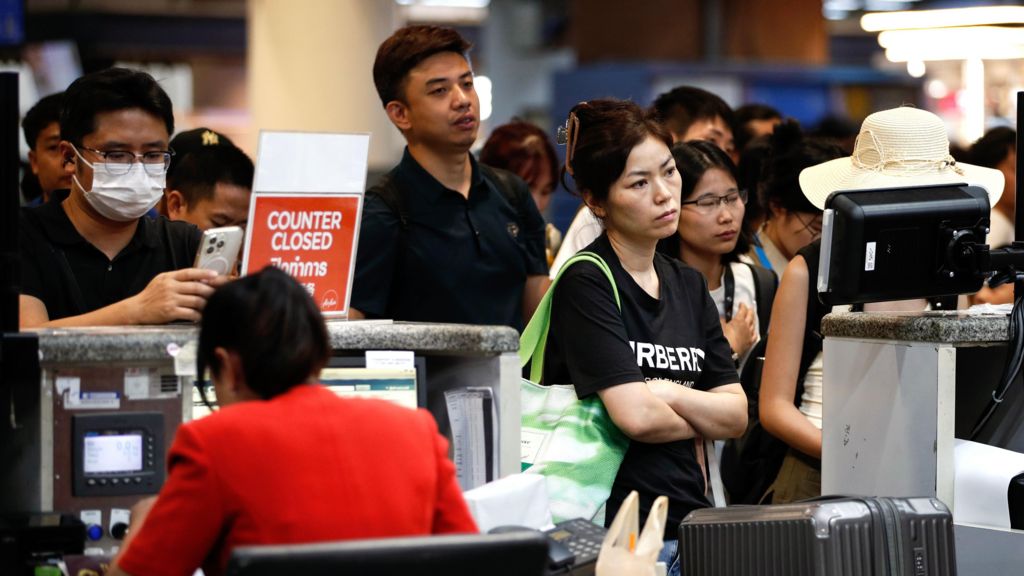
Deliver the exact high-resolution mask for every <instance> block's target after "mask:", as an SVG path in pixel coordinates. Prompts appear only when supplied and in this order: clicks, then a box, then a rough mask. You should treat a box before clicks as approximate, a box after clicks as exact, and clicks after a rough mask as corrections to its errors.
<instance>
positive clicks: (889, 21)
mask: <svg viewBox="0 0 1024 576" xmlns="http://www.w3.org/2000/svg"><path fill="white" fill-rule="evenodd" d="M992 24H1024V6H975V7H972V8H947V9H943V10H913V11H904V12H880V13H871V14H865V15H864V16H861V19H860V27H861V28H863V29H864V30H865V31H867V32H880V31H882V30H909V29H914V28H943V27H948V26H986V25H992Z"/></svg>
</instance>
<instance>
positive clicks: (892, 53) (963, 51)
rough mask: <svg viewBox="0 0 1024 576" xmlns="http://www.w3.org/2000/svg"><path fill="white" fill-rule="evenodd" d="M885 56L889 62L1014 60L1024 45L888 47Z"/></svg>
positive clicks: (1022, 56) (1020, 53)
mask: <svg viewBox="0 0 1024 576" xmlns="http://www.w3.org/2000/svg"><path fill="white" fill-rule="evenodd" d="M885 57H886V59H888V60H889V61H890V62H907V61H911V60H920V61H922V62H933V61H936V60H974V59H979V60H1015V59H1019V58H1024V46H986V45H981V46H944V47H929V48H916V49H915V48H912V47H903V48H888V49H886V51H885Z"/></svg>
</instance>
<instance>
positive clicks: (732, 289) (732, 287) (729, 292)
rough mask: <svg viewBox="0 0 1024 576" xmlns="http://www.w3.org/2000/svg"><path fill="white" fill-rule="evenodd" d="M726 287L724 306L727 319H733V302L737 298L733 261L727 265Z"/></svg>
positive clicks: (724, 282) (724, 284)
mask: <svg viewBox="0 0 1024 576" xmlns="http://www.w3.org/2000/svg"><path fill="white" fill-rule="evenodd" d="M722 286H723V287H724V288H725V298H724V302H723V304H722V308H724V309H725V321H726V322H729V321H731V320H732V303H733V301H735V300H736V278H735V277H734V276H733V275H732V263H727V264H726V265H725V278H724V279H723V280H722Z"/></svg>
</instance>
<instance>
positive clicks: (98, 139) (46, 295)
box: [19, 68, 227, 329]
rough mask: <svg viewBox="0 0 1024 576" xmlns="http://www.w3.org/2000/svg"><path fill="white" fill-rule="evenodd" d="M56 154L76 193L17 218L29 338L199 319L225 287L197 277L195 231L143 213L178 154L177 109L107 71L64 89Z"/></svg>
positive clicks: (145, 78)
mask: <svg viewBox="0 0 1024 576" xmlns="http://www.w3.org/2000/svg"><path fill="white" fill-rule="evenodd" d="M60 131H61V142H60V151H61V155H62V157H63V162H64V168H65V170H66V171H67V173H68V174H69V175H70V176H71V181H72V184H71V189H70V190H65V191H56V192H54V196H55V199H51V202H48V203H47V204H44V205H42V206H37V207H34V208H26V209H23V210H22V213H21V219H20V224H19V236H20V249H21V297H20V299H19V305H20V312H21V327H22V329H26V328H34V327H43V326H49V327H58V326H103V325H108V326H109V325H124V324H163V323H166V322H171V321H175V320H192V321H194V320H198V319H199V317H200V312H201V311H202V309H203V306H204V305H205V303H206V299H207V298H208V297H209V295H210V294H211V293H212V292H213V290H214V288H215V287H216V286H218V285H220V284H222V283H223V282H225V281H226V280H227V279H226V278H225V277H223V276H222V277H217V276H216V274H215V273H213V272H211V271H208V270H199V269H195V268H190V266H191V265H192V261H193V258H194V257H195V253H196V249H197V247H198V245H199V230H198V229H197V228H196V227H194V226H192V225H190V224H186V223H183V222H170V221H168V220H166V219H165V218H162V217H161V218H157V219H150V218H146V217H145V214H146V213H147V212H148V211H149V210H150V209H152V208H153V207H154V206H155V205H156V203H157V202H158V201H159V200H160V198H161V197H162V195H163V190H164V186H165V175H166V173H167V166H168V165H169V163H170V157H171V154H173V152H172V151H171V150H169V148H168V141H169V140H170V134H171V133H172V132H173V131H174V116H173V112H172V109H171V101H170V99H169V98H168V97H167V94H166V93H165V92H164V91H163V89H161V88H160V86H159V85H158V84H157V83H156V81H155V80H153V78H152V77H151V76H149V75H148V74H145V73H143V72H136V71H132V70H126V69H123V68H110V69H107V70H103V71H101V72H97V73H94V74H89V75H87V76H83V77H82V78H79V79H78V80H76V81H75V82H73V83H72V84H71V86H70V87H68V90H67V92H66V93H65V97H64V107H63V109H62V111H61V118H60Z"/></svg>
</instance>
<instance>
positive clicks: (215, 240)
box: [210, 236, 217, 244]
mask: <svg viewBox="0 0 1024 576" xmlns="http://www.w3.org/2000/svg"><path fill="white" fill-rule="evenodd" d="M216 243H217V237H216V236H211V237H210V244H216Z"/></svg>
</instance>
